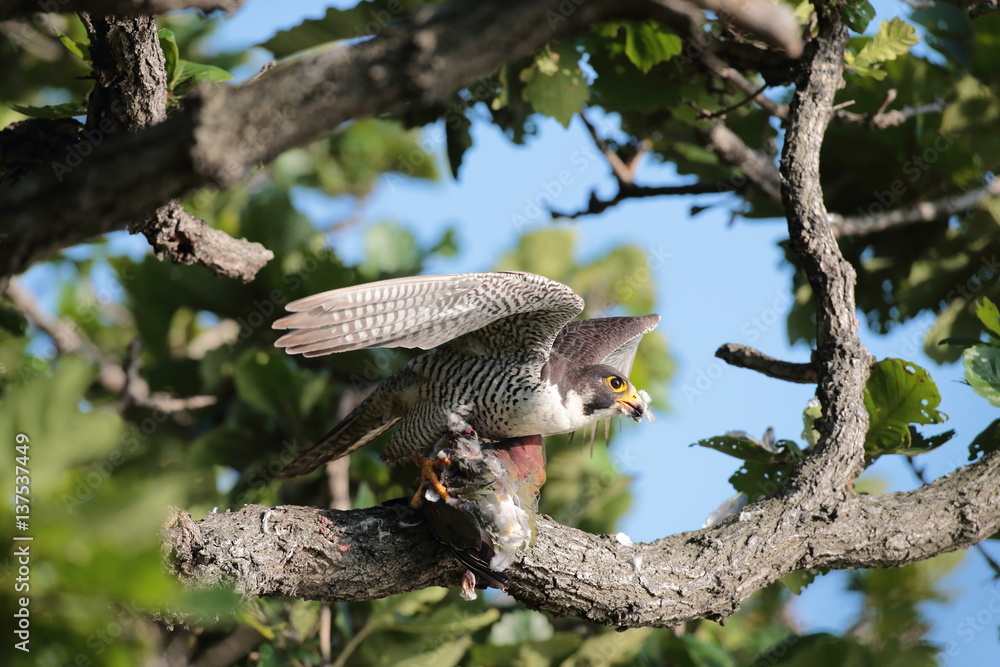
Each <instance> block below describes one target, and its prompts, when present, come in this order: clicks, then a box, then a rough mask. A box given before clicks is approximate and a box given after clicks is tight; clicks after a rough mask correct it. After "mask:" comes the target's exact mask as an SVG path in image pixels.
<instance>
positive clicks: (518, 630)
mask: <svg viewBox="0 0 1000 667" xmlns="http://www.w3.org/2000/svg"><path fill="white" fill-rule="evenodd" d="M552 632H553V630H552V624H551V623H550V622H549V619H547V618H546V617H545V614H542V613H540V612H537V611H529V610H524V611H512V612H508V613H506V614H504V615H503V618H501V619H500V620H499V621H497V623H496V624H495V625H494V626H493V627H492V628H490V643H491V644H522V643H524V642H528V641H538V640H545V639H548V638H550V637H551V636H552Z"/></svg>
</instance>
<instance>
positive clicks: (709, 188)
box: [549, 181, 724, 219]
mask: <svg viewBox="0 0 1000 667" xmlns="http://www.w3.org/2000/svg"><path fill="white" fill-rule="evenodd" d="M719 192H724V190H720V189H719V186H718V185H715V184H712V183H691V184H690V185H632V184H631V183H623V182H622V181H618V192H616V193H615V196H614V197H612V198H611V199H601V198H600V197H598V196H597V193H596V192H591V193H590V200H589V201H588V202H587V208H584V209H581V210H579V211H574V212H572V213H563V212H561V211H557V210H554V209H550V210H549V213H550V214H551V215H552V217H553V218H569V219H573V218H582V217H583V216H585V215H597V214H598V213H603V212H604V211H606V210H608V209H609V208H611V207H613V206H617V205H618V204H620V203H621V202H623V201H625V200H627V199H641V198H643V197H662V196H665V195H703V194H712V193H715V194H718V193H719Z"/></svg>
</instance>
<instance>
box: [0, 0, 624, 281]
mask: <svg viewBox="0 0 1000 667" xmlns="http://www.w3.org/2000/svg"><path fill="white" fill-rule="evenodd" d="M632 9H633V10H634V7H633V8H632ZM570 10H572V11H570ZM613 11H623V8H622V7H621V6H620V4H619V3H613V2H610V0H602V1H595V2H587V3H584V4H582V5H580V6H577V5H575V4H569V5H567V4H566V3H564V2H560V1H559V0H546V1H545V2H534V1H531V0H518V1H517V2H512V3H494V2H490V3H453V4H450V5H446V6H443V7H439V8H436V9H434V10H429V11H426V12H420V13H418V15H417V16H414V17H411V18H409V19H406V20H403V21H400V22H399V24H394V25H392V26H387V27H386V29H385V30H383V31H382V33H381V34H380V35H379V36H377V37H375V38H374V39H372V40H370V41H368V42H365V43H363V44H360V45H357V46H351V47H347V46H340V45H338V46H334V47H331V48H329V49H326V50H324V51H322V52H320V53H316V54H312V55H309V56H304V57H302V58H300V59H298V60H295V61H293V62H290V63H286V64H284V65H282V66H279V67H276V68H274V69H273V70H271V71H269V72H267V73H266V74H265V75H263V76H261V77H259V78H256V79H254V80H252V81H249V82H247V83H244V84H242V85H238V86H213V85H210V84H206V85H204V86H202V87H201V88H199V89H198V91H197V92H196V93H195V94H192V95H191V96H189V97H188V98H187V99H186V105H185V108H184V110H183V111H182V112H181V113H180V114H178V115H177V116H175V117H172V118H170V119H168V120H166V121H165V122H162V123H159V124H157V125H154V126H152V127H149V128H146V129H144V130H141V131H139V132H137V133H135V134H131V135H128V136H121V137H111V138H106V137H105V136H103V135H102V134H100V133H97V134H95V135H94V136H93V138H92V139H91V142H90V144H89V145H88V146H87V147H86V148H87V149H88V150H87V153H90V152H91V151H92V155H90V157H89V158H87V159H86V160H83V161H82V164H79V166H76V167H75V168H73V167H68V166H67V165H65V164H63V165H61V168H55V169H54V170H53V171H51V172H50V171H47V170H46V171H42V172H37V173H34V174H31V175H29V176H27V177H26V178H24V179H22V180H20V181H19V182H17V183H15V184H13V185H11V186H8V187H6V188H4V189H3V190H0V210H3V211H5V215H4V218H3V220H2V221H0V234H6V237H4V243H2V244H0V275H9V274H13V273H19V272H21V271H23V270H24V269H25V268H27V267H28V266H29V265H30V264H31V263H32V262H34V261H36V260H38V259H40V258H42V257H45V256H47V255H49V254H51V253H52V252H55V251H56V250H58V249H60V248H63V247H66V246H69V245H73V244H76V243H80V242H83V241H86V240H88V239H90V238H93V237H94V236H96V235H99V234H103V233H105V232H108V231H112V230H115V229H121V228H123V227H124V226H125V225H126V224H127V223H128V222H129V221H131V220H135V219H142V218H143V217H145V216H148V215H149V214H150V213H151V212H152V211H154V210H156V208H157V207H159V206H162V205H164V204H165V203H167V202H169V201H170V200H171V199H174V198H177V197H180V196H182V195H184V194H187V193H190V192H191V191H193V190H195V189H197V188H201V187H206V186H216V187H227V186H230V185H233V184H235V183H237V182H239V181H240V180H242V179H244V178H245V177H246V176H247V175H248V174H249V172H250V170H251V169H253V168H255V167H256V166H257V165H259V164H261V163H266V162H269V161H271V160H273V159H274V158H275V157H277V156H278V155H279V154H281V153H282V152H284V151H285V150H287V149H289V148H292V147H294V146H299V145H303V144H306V143H309V142H310V141H313V140H315V139H318V138H320V137H322V136H324V135H327V134H329V133H330V132H332V131H334V130H336V129H337V128H338V127H339V126H340V125H341V124H342V123H343V122H345V121H347V120H350V119H352V118H357V117H363V116H373V115H378V114H383V113H389V112H393V111H398V110H400V109H402V108H404V107H405V105H407V104H410V103H418V104H428V103H433V102H436V101H439V100H441V99H444V98H446V97H447V96H449V95H451V94H452V93H454V92H455V91H456V90H459V89H460V88H462V87H463V86H465V85H467V84H469V82H471V81H474V80H475V79H476V78H477V77H480V76H482V75H483V74H486V73H489V72H491V71H493V70H494V69H495V68H497V67H499V66H500V65H501V64H503V63H505V62H509V61H511V60H515V59H517V58H520V57H523V56H527V55H529V54H530V53H532V52H534V51H536V50H537V49H538V48H540V47H541V46H542V45H543V44H545V43H547V42H549V41H550V40H552V39H554V38H556V37H559V36H560V35H563V34H566V33H568V32H570V31H572V30H576V29H581V28H584V27H586V26H589V25H590V23H592V22H593V21H594V20H597V19H598V18H601V17H602V16H605V15H608V14H609V13H610V12H613ZM53 166H54V167H55V165H53Z"/></svg>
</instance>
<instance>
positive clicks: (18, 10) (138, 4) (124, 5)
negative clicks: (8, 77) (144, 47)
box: [0, 0, 245, 21]
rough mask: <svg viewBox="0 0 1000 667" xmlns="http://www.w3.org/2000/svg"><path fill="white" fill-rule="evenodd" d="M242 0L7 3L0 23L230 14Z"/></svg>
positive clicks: (0, 8) (39, 0)
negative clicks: (38, 17) (35, 17)
mask: <svg viewBox="0 0 1000 667" xmlns="http://www.w3.org/2000/svg"><path fill="white" fill-rule="evenodd" d="M244 2H245V0H10V1H9V2H4V3H3V5H0V21H6V20H8V19H18V18H23V17H25V16H31V15H32V14H38V13H47V12H56V13H59V14H68V13H70V12H90V13H91V14H94V15H106V14H114V15H116V16H134V15H136V14H166V13H167V12H172V11H177V10H179V9H200V10H201V11H203V12H215V11H223V12H232V11H234V10H236V9H237V8H239V6H240V5H242V4H243V3H244Z"/></svg>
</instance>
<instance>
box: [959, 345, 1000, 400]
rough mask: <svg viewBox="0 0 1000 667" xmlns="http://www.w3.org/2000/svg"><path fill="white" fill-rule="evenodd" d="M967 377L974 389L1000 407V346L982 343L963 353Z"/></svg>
mask: <svg viewBox="0 0 1000 667" xmlns="http://www.w3.org/2000/svg"><path fill="white" fill-rule="evenodd" d="M962 360H963V362H964V363H965V379H966V380H968V382H969V384H970V385H972V389H973V390H974V391H975V392H976V393H977V394H979V395H980V396H982V397H983V398H985V399H986V400H987V401H989V402H990V403H991V404H992V405H994V406H995V407H998V408H1000V348H997V347H993V346H992V345H986V344H985V343H980V344H979V345H973V346H972V347H970V348H968V349H967V350H966V351H965V352H963V353H962Z"/></svg>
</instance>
